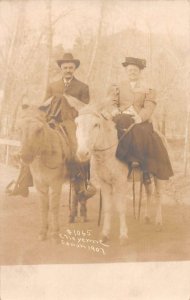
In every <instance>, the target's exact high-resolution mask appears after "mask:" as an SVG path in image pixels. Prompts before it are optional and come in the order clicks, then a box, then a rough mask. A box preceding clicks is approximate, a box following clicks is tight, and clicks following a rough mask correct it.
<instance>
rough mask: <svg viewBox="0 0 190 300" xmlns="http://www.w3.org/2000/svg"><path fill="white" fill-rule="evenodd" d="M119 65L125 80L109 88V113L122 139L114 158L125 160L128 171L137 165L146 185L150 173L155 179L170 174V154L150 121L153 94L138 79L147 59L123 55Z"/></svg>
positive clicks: (154, 99) (152, 91) (168, 176)
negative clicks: (110, 106) (123, 57)
mask: <svg viewBox="0 0 190 300" xmlns="http://www.w3.org/2000/svg"><path fill="white" fill-rule="evenodd" d="M122 65H123V67H125V71H126V80H124V81H122V82H121V83H120V84H119V85H115V86H112V87H111V89H110V90H109V99H110V98H111V103H112V116H113V120H114V121H115V123H116V128H117V130H118V138H119V140H120V139H121V140H120V142H119V145H118V147H117V151H116V157H117V158H118V159H119V160H121V161H123V162H125V163H127V164H128V166H129V170H131V169H132V168H133V167H137V166H139V165H140V167H141V169H142V171H143V181H144V183H145V184H150V183H151V178H150V173H151V174H153V175H155V176H156V177H157V178H158V179H161V180H168V179H169V178H170V177H171V176H172V175H173V170H172V167H171V163H170V160H169V156H168V153H167V150H166V148H165V146H164V144H163V142H162V140H161V138H160V136H159V135H158V134H157V133H156V132H155V131H154V130H153V126H152V123H151V116H152V114H153V112H154V110H155V107H156V94H155V91H154V90H153V89H150V88H149V87H147V86H146V85H145V84H144V83H143V81H142V80H141V73H142V70H143V69H144V68H145V67H146V60H144V59H140V58H134V57H126V58H125V61H124V62H123V63H122ZM129 127H130V130H129V132H128V133H127V134H126V136H124V137H123V134H124V132H125V129H127V128H129ZM121 137H122V138H121ZM129 172H130V171H129Z"/></svg>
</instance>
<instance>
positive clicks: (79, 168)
mask: <svg viewBox="0 0 190 300" xmlns="http://www.w3.org/2000/svg"><path fill="white" fill-rule="evenodd" d="M57 64H58V66H59V67H60V69H61V73H62V78H61V79H60V80H58V81H56V82H53V83H51V84H50V85H49V86H48V88H47V93H46V96H45V102H44V103H43V105H41V107H40V109H41V110H43V111H45V112H46V116H47V122H48V123H49V125H50V126H51V127H52V128H57V127H59V129H60V130H62V131H64V133H66V136H67V138H68V142H69V145H70V150H71V159H70V161H69V162H68V167H69V170H70V176H71V182H72V186H73V188H74V195H73V197H72V207H71V214H70V222H74V221H75V217H76V216H77V208H78V203H79V202H80V204H81V205H80V215H81V217H82V218H83V220H84V221H86V213H87V212H86V200H87V199H88V198H90V197H92V196H93V195H94V194H95V188H94V187H93V186H92V185H91V184H90V183H89V184H88V189H87V186H86V182H87V180H89V170H90V168H89V163H86V164H84V163H83V164H81V163H79V162H78V161H77V159H76V156H75V153H76V135H75V131H76V128H75V122H74V119H75V117H76V116H77V115H78V110H79V109H80V108H81V107H83V106H84V105H85V104H88V103H89V100H90V97H89V87H88V85H86V84H85V83H83V82H81V81H79V80H78V79H76V78H75V77H74V73H75V70H76V69H77V68H78V67H79V65H80V61H79V60H78V59H74V58H73V55H72V54H71V53H65V54H64V55H63V58H62V59H59V60H57ZM19 178H20V179H19V180H17V186H16V187H15V189H14V190H13V191H12V193H11V195H23V196H27V195H28V187H29V186H31V185H32V182H31V174H30V171H29V168H28V167H24V166H23V168H21V173H20V175H19Z"/></svg>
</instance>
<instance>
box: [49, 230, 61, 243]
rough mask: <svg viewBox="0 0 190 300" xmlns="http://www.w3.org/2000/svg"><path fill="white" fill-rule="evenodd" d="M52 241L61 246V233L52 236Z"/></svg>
mask: <svg viewBox="0 0 190 300" xmlns="http://www.w3.org/2000/svg"><path fill="white" fill-rule="evenodd" d="M51 241H52V242H53V243H54V244H59V243H60V242H61V241H60V237H59V233H53V234H52V235H51Z"/></svg>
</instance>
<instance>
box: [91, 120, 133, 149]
mask: <svg viewBox="0 0 190 300" xmlns="http://www.w3.org/2000/svg"><path fill="white" fill-rule="evenodd" d="M134 125H135V123H134V124H131V125H130V126H129V127H128V128H127V129H122V130H123V131H124V133H123V134H122V136H121V137H120V139H119V140H118V141H117V142H116V143H114V144H113V145H111V146H109V147H107V148H103V149H94V151H96V152H103V151H106V150H109V149H111V148H113V147H115V146H117V145H118V144H119V143H120V142H121V141H122V139H123V138H124V137H125V136H126V135H127V134H128V132H129V131H130V130H131V129H132V128H133V126H134Z"/></svg>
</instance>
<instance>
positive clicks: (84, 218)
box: [80, 217, 89, 223]
mask: <svg viewBox="0 0 190 300" xmlns="http://www.w3.org/2000/svg"><path fill="white" fill-rule="evenodd" d="M88 221H89V220H88V219H87V217H80V222H81V223H87V222H88Z"/></svg>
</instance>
